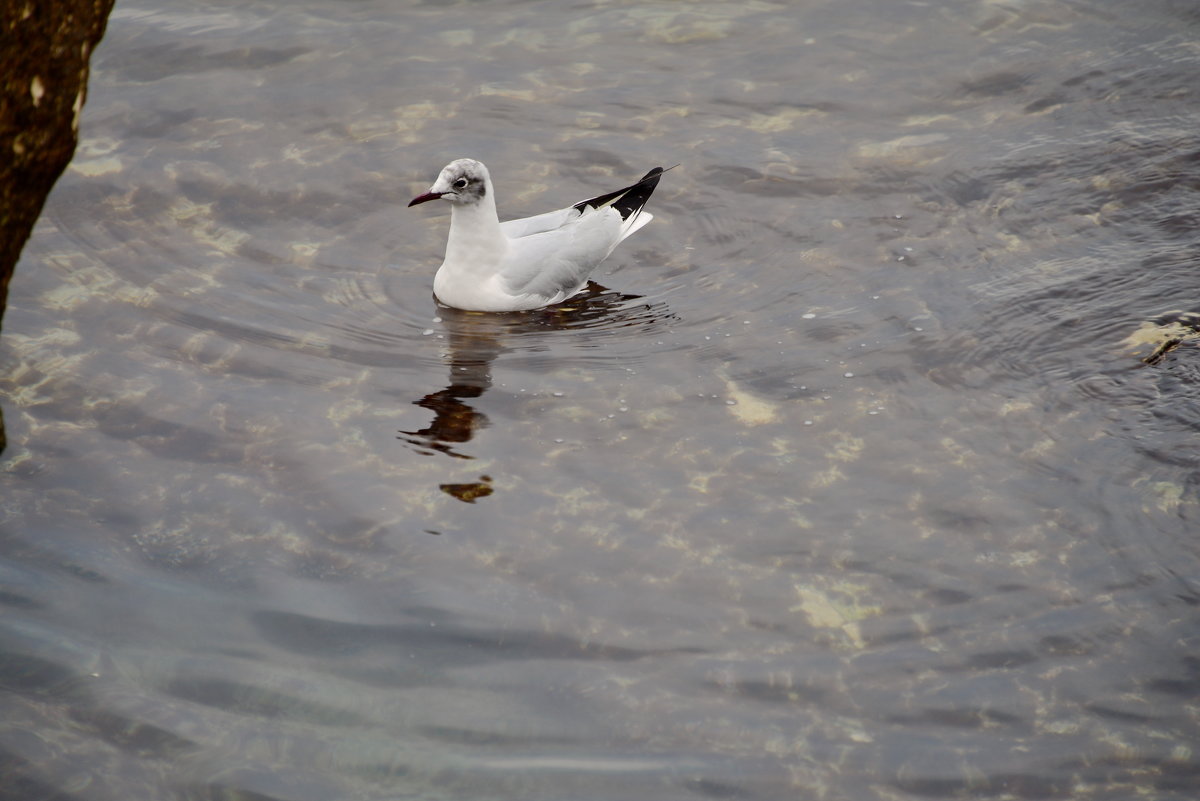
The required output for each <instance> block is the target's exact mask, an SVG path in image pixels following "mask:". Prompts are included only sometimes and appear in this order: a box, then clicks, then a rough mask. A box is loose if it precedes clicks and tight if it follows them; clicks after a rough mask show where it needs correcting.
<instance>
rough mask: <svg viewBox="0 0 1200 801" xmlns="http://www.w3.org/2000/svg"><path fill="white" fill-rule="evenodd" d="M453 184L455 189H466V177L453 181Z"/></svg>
mask: <svg viewBox="0 0 1200 801" xmlns="http://www.w3.org/2000/svg"><path fill="white" fill-rule="evenodd" d="M453 186H454V188H455V189H466V188H467V179H466V178H459V179H458V180H457V181H455V182H454V184H453Z"/></svg>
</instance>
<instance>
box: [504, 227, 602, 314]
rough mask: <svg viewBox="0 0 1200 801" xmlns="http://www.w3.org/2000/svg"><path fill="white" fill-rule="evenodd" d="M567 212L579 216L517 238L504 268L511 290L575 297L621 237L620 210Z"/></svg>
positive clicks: (551, 297)
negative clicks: (551, 227)
mask: <svg viewBox="0 0 1200 801" xmlns="http://www.w3.org/2000/svg"><path fill="white" fill-rule="evenodd" d="M566 211H569V212H572V213H573V218H571V219H569V220H568V221H567V223H566V224H565V225H562V226H560V227H558V228H555V229H553V230H549V231H542V232H540V233H534V234H529V235H528V236H523V237H521V238H520V239H515V240H513V241H512V242H511V246H510V248H509V252H508V253H507V254H505V259H504V265H503V266H502V267H501V269H500V276H501V278H502V279H503V282H504V286H505V289H506V290H507V291H509V292H511V293H512V294H514V295H536V296H538V297H544V298H550V299H551V300H550V301H548V302H551V303H554V302H557V300H561V299H563V298H566V297H569V296H570V295H572V294H574V293H575V292H576V291H578V290H579V289H580V288H581V287H583V285H584V284H586V283H587V277H588V275H589V274H590V273H591V272H592V270H594V269H595V268H596V265H597V264H599V263H600V262H602V261H603V260H604V259H605V257H606V256H608V254H609V253H611V252H612V249H613V248H614V247H616V245H617V243H618V242H620V241H621V238H622V225H623V220H622V219H621V215H620V213H618V212H617V211H616V210H615V209H612V208H600V209H588V210H587V211H586V212H582V213H581V212H579V211H576V209H575V208H574V207H572V208H570V209H566ZM554 213H555V212H551V214H554ZM542 216H547V215H542ZM531 219H535V218H531Z"/></svg>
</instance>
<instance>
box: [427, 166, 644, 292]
mask: <svg viewBox="0 0 1200 801" xmlns="http://www.w3.org/2000/svg"><path fill="white" fill-rule="evenodd" d="M663 172H664V170H663V168H662V167H655V168H654V169H652V170H651V171H650V172H648V173H646V175H645V177H643V178H642V179H641V180H640V181H638V182H637V183H635V184H632V185H630V186H627V187H625V188H624V189H618V190H617V191H615V192H609V193H608V194H606V195H600V196H599V197H594V198H589V199H588V200H582V201H580V202H579V203H576V204H575V205H573V206H567V207H566V208H565V209H559V210H558V211H551V212H547V213H545V214H538V215H536V216H534V217H526V218H524V219H520V220H509V221H508V222H503V223H502V222H500V218H499V217H498V216H497V214H496V194H495V192H494V191H493V190H492V179H491V177H490V176H489V175H488V170H487V167H485V166H483V163H482V162H479V161H475V160H474V159H457V160H456V161H452V162H450V163H449V164H447V165H446V166H445V168H443V169H442V172H441V173H440V174H439V175H438V177H437V180H436V181H434V182H433V186H431V187H429V191H428V192H426V193H425V194H423V195H418V196H417V197H415V198H413V199H412V202H411V203H409V204H408V205H409V206H410V207H412V206H415V205H417V204H418V203H426V202H428V201H430V200H438V199H439V198H440V199H442V200H445V201H448V202H449V203H450V237H449V239H448V240H447V242H446V258H445V259H444V260H443V261H442V266H441V267H439V268H438V271H437V275H435V276H434V277H433V294H434V295H436V296H437V299H438V300H439V301H441V302H442V303H443V304H445V305H447V306H451V307H454V308H457V309H466V310H468V311H484V312H510V311H525V310H528V309H540V308H542V307H543V306H550V305H552V304H555V303H559V302H561V301H564V300H566V299H567V298H569V297H571V296H572V295H574V294H575V293H576V292H579V291H580V290H581V289H583V288H584V287H585V286H586V285H587V282H588V275H589V274H590V273H591V272H592V270H594V269H595V268H596V265H598V264H599V263H600V262H602V261H604V259H605V258H607V257H608V254H609V253H612V251H613V248H615V247H616V246H617V243H619V242H620V241H621V240H622V239H624V238H625V237H627V236H629V235H630V234H632V233H633V232H634V231H636V230H638V229H639V228H641V227H642V226H643V225H645V224H646V223H648V222H650V220H652V219H653V217H652V216H651V215H650V213H649V212H646V211H643V210H642V208H643V207H644V206H645V205H646V201H648V200H649V199H650V194H651V193H652V192H653V191H654V187H655V186H657V185H658V179H659V177H660V176H661V175H662V174H663Z"/></svg>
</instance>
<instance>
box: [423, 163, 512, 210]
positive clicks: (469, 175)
mask: <svg viewBox="0 0 1200 801" xmlns="http://www.w3.org/2000/svg"><path fill="white" fill-rule="evenodd" d="M490 187H491V178H490V177H489V176H488V171H487V167H485V166H483V162H481V161H476V160H475V159H456V160H454V161H452V162H450V163H449V164H447V165H446V166H445V167H443V168H442V172H441V174H440V175H438V177H437V180H436V181H434V182H433V186H431V187H429V191H428V192H426V193H425V194H423V195H417V196H416V197H414V198H413V199H412V202H410V203H409V204H408V205H409V206H415V205H417V204H418V203H426V202H428V201H430V200H437V199H438V198H441V199H442V200H448V201H450V202H451V203H453V204H454V205H456V206H469V205H472V204H474V203H478V202H479V201H480V200H482V199H483V198H484V197H485V196H486V195H487V193H488V190H489V188H490Z"/></svg>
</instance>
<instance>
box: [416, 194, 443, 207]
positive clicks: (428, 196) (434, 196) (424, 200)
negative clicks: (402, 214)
mask: <svg viewBox="0 0 1200 801" xmlns="http://www.w3.org/2000/svg"><path fill="white" fill-rule="evenodd" d="M441 196H442V193H441V192H426V193H425V194H423V195H417V196H416V197H414V198H413V199H412V200H411V201H410V202H409V204H408V207H409V208H410V209H411V208H412V207H413V206H415V205H417V204H418V203H428V202H429V201H431V200H437V199H438V198H440V197H441Z"/></svg>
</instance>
